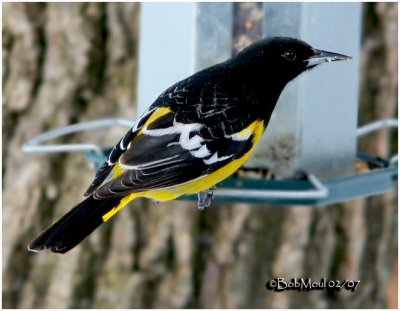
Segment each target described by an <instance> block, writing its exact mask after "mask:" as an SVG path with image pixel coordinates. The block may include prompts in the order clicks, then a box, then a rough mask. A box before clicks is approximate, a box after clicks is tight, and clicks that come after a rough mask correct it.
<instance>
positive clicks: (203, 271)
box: [3, 3, 397, 308]
mask: <svg viewBox="0 0 400 311" xmlns="http://www.w3.org/2000/svg"><path fill="white" fill-rule="evenodd" d="M235 6H236V7H235V17H236V24H235V29H236V30H235V32H234V34H235V46H234V47H232V49H233V50H236V49H240V48H241V47H243V46H244V45H247V44H248V42H251V41H252V40H254V39H257V33H258V31H259V29H261V28H257V27H259V22H260V16H261V15H260V14H261V4H252V3H238V4H236V5H235ZM139 16H140V8H139V5H138V4H136V3H67V4H62V3H48V4H46V3H40V4H36V3H5V4H4V5H3V146H4V147H3V182H4V183H3V306H4V307H6V308H72V307H75V308H139V307H141V308H149V307H158V308H183V307H186V308H187V307H194V308H272V307H279V308H287V307H297V308H307V307H308V308H325V307H327V308H342V307H346V308H349V307H350V308H366V307H368V308H382V307H388V306H391V307H397V299H395V298H396V295H395V296H390V297H394V298H391V300H388V299H389V298H388V297H389V295H388V292H389V290H390V286H393V284H395V285H396V286H397V278H396V275H395V274H394V273H395V272H394V268H393V265H394V263H395V262H396V260H395V258H396V257H395V256H396V255H397V222H396V219H397V210H396V194H395V193H389V194H386V195H382V196H377V197H374V198H371V199H362V200H354V201H351V202H348V203H345V204H339V205H330V206H326V207H323V208H320V209H312V208H309V207H302V206H293V207H287V208H284V207H277V206H262V205H249V204H235V205H231V204H226V203H214V204H213V205H212V207H211V208H209V209H207V210H206V211H204V212H201V211H198V210H197V208H196V203H195V202H183V201H173V202H169V203H162V204H159V205H156V204H154V203H152V202H149V201H146V200H137V201H135V202H133V204H131V206H130V207H128V208H125V209H124V210H123V211H121V213H120V214H119V215H118V216H116V217H115V218H113V220H112V221H110V222H107V223H106V224H104V225H103V226H102V227H101V228H99V230H96V231H95V232H94V233H93V234H92V235H91V236H90V237H89V238H88V239H86V240H85V241H84V242H83V243H82V244H81V245H79V246H78V247H76V248H75V249H74V250H73V251H71V252H69V253H67V254H65V255H63V256H59V255H55V254H52V253H49V252H43V253H39V254H36V253H29V252H28V251H27V250H26V246H27V245H28V244H29V242H30V240H31V239H32V238H33V237H34V236H35V235H36V234H37V233H38V232H39V231H40V230H42V229H43V228H44V227H46V226H47V225H49V224H51V223H52V222H53V221H54V220H55V219H57V218H58V217H60V216H61V215H63V214H64V213H65V212H67V211H68V210H69V209H70V208H71V207H72V206H74V205H75V204H76V203H78V202H79V201H80V200H81V199H82V194H83V191H84V189H85V188H86V187H87V185H88V184H89V183H90V181H91V178H92V177H93V170H92V169H91V168H90V166H89V165H88V163H87V161H86V160H85V159H84V157H83V156H82V154H80V153H74V154H51V155H49V154H46V155H43V154H39V155H35V154H26V153H23V152H22V151H21V145H22V144H23V142H25V141H26V140H28V139H30V138H32V137H33V136H36V135H38V134H40V133H43V132H44V131H47V130H50V129H53V128H57V127H61V126H65V125H68V124H73V123H77V122H81V121H87V120H94V119H98V118H104V117H110V116H113V117H117V116H121V117H126V118H131V119H135V117H136V102H135V98H136V68H137V54H136V53H137V44H138V19H139ZM155 22H156V21H155ZM243 25H244V26H243ZM362 44H363V45H362V81H361V92H360V94H361V106H360V123H361V124H364V123H367V122H369V121H372V120H375V119H380V118H384V117H395V116H396V115H397V97H396V94H397V3H368V4H365V10H364V34H363V42H362ZM157 95H158V94H154V97H155V98H156V96H157ZM149 104H150V103H149ZM124 131H125V129H113V130H99V131H96V132H90V133H85V134H79V135H78V134H76V135H70V136H68V137H67V138H65V139H63V142H65V143H72V142H79V141H82V142H91V143H97V144H100V145H102V146H112V145H113V144H114V143H115V142H116V141H117V140H118V139H119V137H120V136H121V135H123V133H124ZM391 135H392V134H391V133H390V132H388V131H380V132H378V133H377V134H376V135H371V137H368V138H366V139H364V140H362V142H361V143H362V147H363V150H367V151H369V152H371V153H373V154H378V155H380V156H383V157H388V156H389V155H390V154H392V153H394V152H396V151H395V150H397V145H396V141H397V136H395V137H394V135H392V136H391ZM396 273H397V272H396ZM275 277H283V278H285V279H291V278H294V277H305V278H308V277H311V278H312V279H313V280H319V279H321V278H322V277H326V278H327V279H328V280H329V279H333V280H336V279H338V280H346V279H348V280H360V284H359V286H358V288H357V289H356V291H355V292H354V293H352V292H349V291H340V292H332V291H311V292H297V291H284V292H272V291H268V290H267V289H266V287H265V283H266V282H267V281H268V280H270V279H272V278H275ZM390 282H392V283H390Z"/></svg>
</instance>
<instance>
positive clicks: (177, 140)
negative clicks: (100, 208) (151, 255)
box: [94, 108, 252, 199]
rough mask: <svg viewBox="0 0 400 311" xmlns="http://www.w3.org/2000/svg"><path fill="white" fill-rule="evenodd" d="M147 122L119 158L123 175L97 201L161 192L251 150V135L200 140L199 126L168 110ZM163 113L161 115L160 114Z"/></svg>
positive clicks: (98, 194)
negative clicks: (143, 192) (180, 118)
mask: <svg viewBox="0 0 400 311" xmlns="http://www.w3.org/2000/svg"><path fill="white" fill-rule="evenodd" d="M159 111H161V112H162V115H161V116H159V117H158V116H157V117H156V118H155V119H153V118H150V119H149V122H148V123H146V124H145V125H144V126H143V127H142V128H141V131H140V133H139V134H138V135H137V136H136V137H135V138H134V139H132V141H131V142H130V143H129V144H128V146H127V149H126V150H125V151H124V152H123V154H122V155H121V156H120V158H119V163H118V165H119V167H120V169H122V170H123V171H124V173H122V174H121V175H119V176H118V177H116V178H114V179H112V180H111V181H109V182H108V183H106V184H104V185H103V186H101V187H100V188H99V189H97V190H96V191H95V192H94V197H95V198H97V199H103V198H109V197H114V196H120V195H124V194H128V193H132V192H141V191H147V190H155V189H164V188H168V187H173V186H176V185H180V184H183V183H185V182H188V181H192V180H195V179H198V178H200V177H202V176H205V175H208V174H210V173H212V172H214V171H216V170H217V169H219V168H221V167H222V166H224V165H226V164H227V163H228V162H230V161H232V160H234V159H236V158H238V157H240V156H242V155H244V154H245V153H246V152H247V151H248V150H250V148H251V147H252V135H251V134H250V135H248V136H246V137H244V138H243V139H238V137H237V136H235V135H226V136H224V137H219V138H204V137H205V136H207V135H209V130H208V128H207V127H206V126H205V125H204V124H202V123H186V124H185V123H181V122H178V121H177V118H178V116H179V114H178V113H176V112H174V111H171V110H170V109H169V108H158V109H157V110H156V111H155V112H154V114H157V113H159ZM165 111H167V112H166V113H165V114H164V112H165Z"/></svg>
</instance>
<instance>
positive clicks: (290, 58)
mask: <svg viewBox="0 0 400 311" xmlns="http://www.w3.org/2000/svg"><path fill="white" fill-rule="evenodd" d="M296 56H297V55H296V53H295V52H293V51H290V50H289V51H286V52H285V53H283V55H282V57H283V58H284V59H286V60H288V61H291V62H292V61H294V60H295V59H296Z"/></svg>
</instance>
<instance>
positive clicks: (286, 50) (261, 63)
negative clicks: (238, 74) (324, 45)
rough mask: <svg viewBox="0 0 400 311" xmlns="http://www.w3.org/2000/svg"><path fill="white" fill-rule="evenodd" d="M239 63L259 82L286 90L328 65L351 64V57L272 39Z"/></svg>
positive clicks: (291, 40)
mask: <svg viewBox="0 0 400 311" xmlns="http://www.w3.org/2000/svg"><path fill="white" fill-rule="evenodd" d="M236 59H237V62H238V63H241V64H243V65H245V66H247V67H248V68H249V69H251V72H253V73H254V75H255V76H258V79H259V80H263V81H264V82H265V80H267V81H268V82H270V83H274V84H275V83H279V84H280V85H281V87H282V88H283V87H284V86H285V85H286V84H287V83H288V82H289V81H291V80H292V79H294V78H295V77H296V76H298V75H299V74H301V73H302V72H304V71H307V70H310V69H312V68H314V67H316V66H318V65H320V64H322V63H325V62H334V61H340V60H347V59H351V57H349V56H346V55H342V54H338V53H332V52H327V51H322V50H318V49H315V48H313V47H311V46H310V45H309V44H307V43H305V42H304V41H301V40H298V39H294V38H287V37H272V38H266V39H263V40H260V41H258V42H256V43H254V44H252V45H251V46H249V47H247V48H246V49H244V50H243V51H242V52H240V53H239V54H238V55H237V56H236ZM246 64H247V65H246ZM260 78H261V79H260ZM260 82H261V81H260Z"/></svg>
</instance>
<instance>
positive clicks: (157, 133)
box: [28, 37, 349, 253]
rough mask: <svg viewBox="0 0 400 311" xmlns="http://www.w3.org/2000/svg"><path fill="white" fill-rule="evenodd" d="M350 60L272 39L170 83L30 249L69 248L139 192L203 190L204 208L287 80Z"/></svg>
mask: <svg viewBox="0 0 400 311" xmlns="http://www.w3.org/2000/svg"><path fill="white" fill-rule="evenodd" d="M345 59H349V57H348V56H345V55H341V54H336V53H331V52H326V51H321V50H317V49H314V48H312V47H311V46H310V45H308V44H307V43H305V42H303V41H300V40H297V39H292V38H283V37H274V38H266V39H263V40H261V41H259V42H256V43H254V44H253V45H251V46H249V47H248V48H246V49H244V50H243V51H242V52H240V53H239V54H238V55H236V56H235V57H233V58H231V59H229V60H227V61H225V62H223V63H220V64H217V65H214V66H212V67H209V68H207V69H204V70H202V71H200V72H198V73H196V74H194V75H192V76H190V77H188V78H186V79H184V80H182V81H180V82H178V83H176V84H174V85H172V86H171V87H169V88H168V89H166V90H165V91H164V92H163V93H162V94H161V95H160V96H159V97H158V98H157V99H156V100H155V102H154V103H153V104H152V105H151V106H150V107H149V108H148V110H147V111H146V112H145V113H144V114H143V115H142V116H141V117H140V118H139V119H138V120H137V122H136V123H135V125H134V126H133V127H132V129H130V130H129V131H128V133H126V135H125V136H124V137H122V138H121V140H120V141H119V142H118V144H117V145H116V146H115V147H114V148H113V149H112V151H111V152H110V154H109V156H108V159H107V161H106V162H105V163H104V164H103V166H102V167H101V168H100V169H99V171H98V172H97V173H96V176H95V178H94V180H93V182H92V184H91V185H90V187H89V189H88V190H87V191H86V193H85V196H87V198H86V199H85V200H84V201H82V202H81V203H79V204H78V205H77V206H76V207H74V208H73V209H72V210H71V211H70V212H69V213H67V214H66V215H65V216H63V217H62V218H61V219H60V220H58V221H57V222H55V223H54V224H53V225H51V226H50V227H49V228H47V229H46V230H45V231H43V232H42V233H41V234H40V235H39V236H38V237H37V238H36V239H34V240H33V241H32V243H31V244H30V245H29V247H28V249H29V250H31V251H40V250H42V249H44V248H48V249H50V250H51V251H53V252H56V253H65V252H67V251H69V250H70V249H71V248H73V247H74V246H76V245H77V244H78V243H79V242H81V241H82V240H83V239H84V238H85V237H86V236H88V235H89V234H90V233H91V232H92V231H93V230H94V229H96V228H97V227H98V226H99V225H101V224H102V223H104V222H106V221H107V220H109V219H110V218H111V217H112V216H113V215H115V214H116V213H117V212H118V211H119V210H121V208H123V207H124V206H125V205H126V204H127V203H129V202H131V201H132V200H134V199H136V198H138V197H146V198H150V199H153V200H156V201H167V200H173V199H175V198H177V197H179V196H181V195H183V194H193V193H199V203H198V206H199V208H204V207H206V206H208V205H209V204H210V202H211V198H212V191H211V190H209V189H210V188H211V187H213V186H214V185H215V184H217V183H218V182H220V181H221V180H223V179H225V178H227V177H228V176H229V175H231V174H232V173H233V172H235V171H236V170H237V169H238V168H239V167H240V166H241V165H242V164H243V163H244V162H245V161H246V160H247V158H248V157H249V155H250V154H251V153H252V151H253V150H254V148H255V146H256V144H257V142H258V141H259V140H260V138H261V136H262V134H263V133H264V130H265V128H266V126H267V125H268V122H269V120H270V117H271V113H272V111H273V109H274V107H275V105H276V102H277V100H278V98H279V96H280V94H281V92H282V90H283V88H284V87H285V85H286V84H287V83H288V82H289V81H291V80H292V79H294V78H295V77H296V76H298V75H299V74H300V73H302V72H304V71H307V70H309V69H311V68H313V67H315V66H317V65H318V64H321V63H323V62H330V61H337V60H345ZM288 122H290V120H288ZM109 175H111V176H112V177H111V179H110V180H109V181H106V179H107V177H108V176H109Z"/></svg>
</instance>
